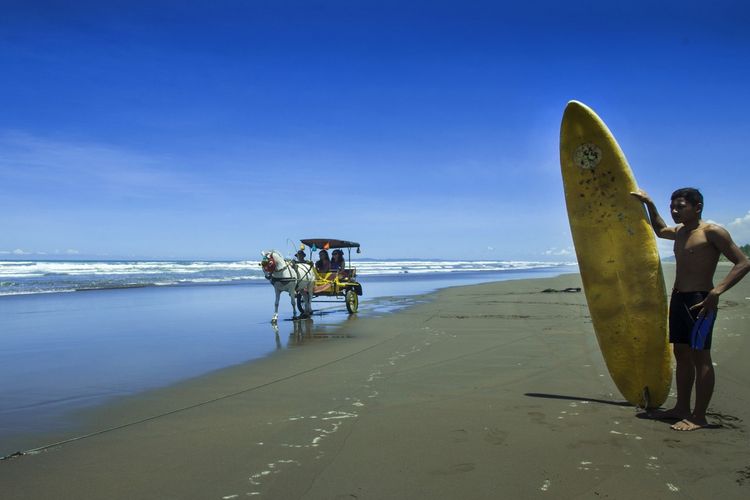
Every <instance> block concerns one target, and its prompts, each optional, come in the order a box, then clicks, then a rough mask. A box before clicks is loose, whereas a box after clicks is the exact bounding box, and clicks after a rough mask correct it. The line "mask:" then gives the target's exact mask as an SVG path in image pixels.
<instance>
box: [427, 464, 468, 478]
mask: <svg viewBox="0 0 750 500" xmlns="http://www.w3.org/2000/svg"><path fill="white" fill-rule="evenodd" d="M475 468H476V466H475V464H473V463H465V464H456V465H452V466H450V467H448V469H441V470H435V471H432V474H434V475H437V476H451V475H453V474H462V473H464V472H471V471H473V470H474V469H475Z"/></svg>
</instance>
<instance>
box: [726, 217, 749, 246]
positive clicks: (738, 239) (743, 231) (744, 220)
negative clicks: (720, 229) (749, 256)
mask: <svg viewBox="0 0 750 500" xmlns="http://www.w3.org/2000/svg"><path fill="white" fill-rule="evenodd" d="M726 227H727V229H728V230H729V232H730V233H732V239H734V241H735V243H737V244H738V245H745V244H748V243H750V210H748V211H747V213H746V214H745V215H744V216H743V217H737V218H736V219H734V220H733V221H732V222H730V223H729V224H727V226H726Z"/></svg>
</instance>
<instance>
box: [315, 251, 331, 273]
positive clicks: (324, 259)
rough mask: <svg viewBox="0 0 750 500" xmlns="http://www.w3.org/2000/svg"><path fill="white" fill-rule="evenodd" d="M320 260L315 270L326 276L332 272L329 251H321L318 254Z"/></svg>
mask: <svg viewBox="0 0 750 500" xmlns="http://www.w3.org/2000/svg"><path fill="white" fill-rule="evenodd" d="M318 257H319V260H318V262H316V263H315V269H316V270H317V271H318V273H320V274H326V273H329V272H331V259H330V257H328V251H326V250H321V251H320V253H318Z"/></svg>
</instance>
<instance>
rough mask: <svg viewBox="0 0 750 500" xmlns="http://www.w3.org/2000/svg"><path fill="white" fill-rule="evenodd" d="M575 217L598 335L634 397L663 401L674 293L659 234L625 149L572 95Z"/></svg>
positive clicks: (570, 189)
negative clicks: (667, 283) (666, 283)
mask: <svg viewBox="0 0 750 500" xmlns="http://www.w3.org/2000/svg"><path fill="white" fill-rule="evenodd" d="M560 166H561V168H562V176H563V184H564V186H565V202H566V205H567V207H568V220H569V222H570V230H571V232H572V234H573V242H574V244H575V249H576V255H577V257H578V266H579V268H580V270H581V278H582V280H583V286H584V291H585V293H586V301H587V302H588V306H589V312H590V313H591V320H592V322H593V324H594V330H595V331H596V338H597V340H598V341H599V347H600V349H601V350H602V355H603V356H604V361H605V363H606V364H607V369H608V370H609V373H610V375H611V376H612V380H614V382H615V385H616V386H617V388H618V389H619V391H620V392H621V393H622V395H623V396H624V397H625V399H627V400H628V401H629V402H630V403H632V404H634V405H638V406H641V407H644V408H646V407H649V408H655V407H658V406H660V405H661V404H662V403H664V401H665V400H666V399H667V395H668V394H669V387H670V385H671V383H672V368H671V355H670V352H669V341H668V336H667V296H666V291H665V288H664V276H663V274H662V269H661V262H660V260H659V253H658V251H657V247H656V238H655V236H654V233H653V231H652V229H651V226H650V225H649V222H648V219H647V217H646V212H645V210H644V207H643V205H642V204H641V203H640V202H639V201H638V200H637V199H636V198H634V197H633V196H632V195H631V194H630V193H631V192H632V191H635V190H636V189H637V185H636V182H635V178H634V177H633V173H632V172H631V170H630V166H629V165H628V162H627V160H626V159H625V155H624V154H623V152H622V150H621V149H620V146H618V144H617V142H616V141H615V138H614V136H613V135H612V133H611V132H610V131H609V129H608V128H607V126H606V125H605V124H604V122H603V121H602V120H601V119H600V118H599V117H598V116H597V115H596V113H594V112H593V111H592V110H591V109H590V108H588V107H587V106H585V105H584V104H581V103H580V102H577V101H571V102H569V103H568V106H567V107H566V108H565V113H564V114H563V119H562V125H561V127H560Z"/></svg>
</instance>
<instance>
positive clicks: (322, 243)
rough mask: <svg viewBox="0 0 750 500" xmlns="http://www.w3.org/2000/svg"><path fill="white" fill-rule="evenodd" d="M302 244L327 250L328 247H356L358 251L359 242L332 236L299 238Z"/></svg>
mask: <svg viewBox="0 0 750 500" xmlns="http://www.w3.org/2000/svg"><path fill="white" fill-rule="evenodd" d="M300 241H301V242H302V244H303V245H307V246H309V247H310V248H315V249H321V250H328V249H330V248H356V249H357V252H359V251H360V250H359V243H357V242H355V241H345V240H336V239H332V238H310V239H307V240H300Z"/></svg>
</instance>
